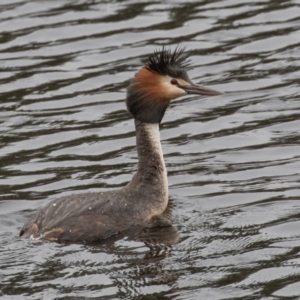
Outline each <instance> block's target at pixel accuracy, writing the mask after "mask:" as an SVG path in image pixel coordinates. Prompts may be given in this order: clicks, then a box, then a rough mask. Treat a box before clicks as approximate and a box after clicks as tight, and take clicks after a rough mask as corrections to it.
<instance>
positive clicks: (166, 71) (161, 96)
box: [20, 48, 222, 242]
mask: <svg viewBox="0 0 300 300" xmlns="http://www.w3.org/2000/svg"><path fill="white" fill-rule="evenodd" d="M187 58H188V55H187V53H186V52H184V51H183V50H182V49H179V48H177V49H176V50H175V51H174V52H171V51H170V50H166V49H162V51H159V52H156V53H155V54H154V55H153V56H151V57H150V58H149V61H148V62H147V63H146V65H145V66H144V67H143V68H142V69H141V70H140V71H139V72H138V73H137V74H136V75H135V77H134V78H133V79H132V81H131V83H130V86H129V87H128V90H127V97H126V105H127V109H128V111H129V112H130V113H131V114H132V116H133V117H134V119H135V128H136V143H137V152H138V161H139V162H138V169H137V172H136V174H135V175H134V176H133V178H132V180H131V181H130V182H129V183H128V184H127V185H126V186H125V187H123V188H120V189H116V190H112V191H107V192H99V193H83V194H74V195H70V196H66V197H62V198H59V199H56V200H53V201H51V202H50V203H48V204H47V205H46V206H45V207H44V208H42V209H41V210H40V211H38V212H37V213H36V214H34V215H33V216H32V217H31V218H30V219H29V220H28V222H27V223H26V224H25V225H24V226H23V228H22V230H21V232H20V235H21V236H23V237H32V238H42V239H46V240H49V241H71V242H74V241H86V242H94V241H99V240H102V239H105V238H108V237H110V236H112V235H115V234H117V233H119V232H122V231H124V230H127V229H134V228H136V227H142V228H156V227H165V226H170V222H169V221H168V220H166V219H165V218H164V217H162V216H161V214H162V213H163V212H164V211H165V209H166V207H167V204H168V179H167V172H166V167H165V163H164V159H163V155H162V149H161V144H160V138H159V123H160V122H161V120H162V118H163V116H164V113H165V110H166V109H167V107H168V105H169V103H170V101H171V100H172V99H175V98H178V97H180V96H183V95H186V94H199V95H210V96H212V95H220V94H222V93H221V92H218V91H215V90H211V89H208V88H204V87H199V86H196V85H194V84H193V83H192V82H191V80H190V79H189V77H188V75H187V73H186V70H185V68H186V67H187V65H188V60H187Z"/></svg>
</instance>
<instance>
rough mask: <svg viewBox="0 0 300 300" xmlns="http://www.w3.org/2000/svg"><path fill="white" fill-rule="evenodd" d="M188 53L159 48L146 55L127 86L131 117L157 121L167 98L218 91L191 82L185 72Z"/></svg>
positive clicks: (165, 106)
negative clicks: (144, 62) (147, 56)
mask: <svg viewBox="0 0 300 300" xmlns="http://www.w3.org/2000/svg"><path fill="white" fill-rule="evenodd" d="M188 66H189V61H188V54H187V53H186V52H184V49H179V48H176V49H175V51H174V52H171V50H167V49H165V48H163V49H162V50H161V51H157V52H155V53H154V54H153V55H152V56H150V57H149V60H148V62H147V63H146V65H145V66H144V67H143V68H142V69H141V70H140V71H138V72H137V74H136V75H135V77H134V78H133V79H132V81H131V84H130V86H129V87H128V89H127V98H126V105H127V109H128V111H129V112H130V113H131V114H132V116H133V117H134V118H135V119H137V120H139V121H141V122H144V123H160V122H161V120H162V118H163V116H164V113H165V111H166V109H167V107H168V105H169V103H170V101H171V100H173V99H176V98H178V97H181V96H184V95H187V94H194V95H205V96H214V95H221V94H223V93H222V92H219V91H216V90H212V89H209V88H206V87H202V86H198V85H195V84H194V83H192V81H191V80H190V79H189V77H188V74H187V72H186V68H187V67H188Z"/></svg>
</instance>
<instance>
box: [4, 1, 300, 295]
mask: <svg viewBox="0 0 300 300" xmlns="http://www.w3.org/2000/svg"><path fill="white" fill-rule="evenodd" d="M299 16H300V3H299V1H297V0H294V1H277V0H273V1H272V0H259V1H239V0H227V1H225V0H224V1H221V0H219V1H217V0H215V1H183V0H177V1H158V2H153V1H97V0H94V1H93V0H90V1H88V0H85V1H66V0H59V1H25V0H2V1H1V4H0V32H1V36H0V68H1V73H0V81H1V88H0V93H1V96H0V166H1V169H0V295H1V296H2V297H0V298H1V299H10V300H15V299H212V300H214V299H268V300H271V299H285V297H289V298H288V299H299V297H300V283H299V278H300V256H299V254H298V252H299V250H300V229H299V228H300V226H299V225H300V189H299V182H300V175H299V170H300V152H299V149H300V148H299V142H300V134H299V128H300V101H299V98H300V97H299V95H300V86H299V76H300V72H299V67H300V59H299V58H300V23H299V21H300V18H299ZM178 44H180V45H181V46H186V47H187V49H188V51H189V52H190V54H191V61H192V64H193V68H192V69H191V70H190V72H189V74H190V77H191V78H192V79H193V80H194V81H195V82H196V83H200V84H203V85H206V86H209V87H212V88H215V89H219V90H222V91H225V92H226V95H225V96H218V97H214V98H209V97H207V98H201V99H200V97H198V96H193V97H185V98H182V99H180V100H177V101H174V102H173V103H172V105H171V107H170V109H169V110H168V111H167V113H166V116H165V118H164V121H163V124H162V126H161V139H162V145H163V151H164V155H165V160H166V165H167V168H168V172H169V185H170V203H171V204H170V207H169V213H170V214H171V216H172V220H173V224H174V226H176V227H177V230H178V234H179V238H180V241H179V243H178V244H176V245H175V246H173V247H172V249H169V250H167V251H164V252H160V253H156V252H155V251H150V250H149V248H147V247H146V246H145V245H144V244H143V243H142V242H139V241H135V240H131V239H130V238H127V237H124V238H123V239H119V240H117V241H111V242H107V243H105V244H104V245H102V246H101V247H96V246H87V245H81V244H75V245H59V244H53V243H43V242H33V241H28V240H24V239H20V238H19V237H18V232H19V230H20V228H21V226H22V225H23V223H24V222H25V221H26V219H27V218H28V217H29V216H30V215H31V214H32V213H33V212H34V211H36V209H37V208H38V207H40V206H43V205H45V204H46V203H47V202H48V201H50V200H52V199H54V198H56V197H58V196H62V195H67V194H71V193H74V192H76V193H77V192H84V191H99V190H105V189H108V188H116V187H120V186H123V185H124V184H125V183H126V182H128V181H129V180H130V178H131V176H132V174H133V173H134V171H135V168H136V152H135V145H134V144H135V139H134V127H133V122H132V119H131V118H130V116H129V114H128V113H127V112H126V110H125V104H124V97H125V91H126V87H127V85H128V82H129V79H130V78H131V77H132V76H133V74H134V73H135V72H136V71H137V70H138V69H139V67H140V66H141V65H142V64H143V62H144V61H145V59H146V58H147V56H148V55H149V54H151V53H152V52H153V51H154V50H155V49H157V48H159V47H161V46H162V45H170V46H171V47H172V48H175V47H176V45H178Z"/></svg>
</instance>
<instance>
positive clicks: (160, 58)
mask: <svg viewBox="0 0 300 300" xmlns="http://www.w3.org/2000/svg"><path fill="white" fill-rule="evenodd" d="M188 58H189V54H188V53H187V52H185V48H179V47H177V48H176V49H175V50H174V51H173V52H172V51H171V49H166V48H165V47H163V48H162V50H159V51H155V52H154V54H153V55H151V56H150V57H149V60H148V62H147V63H146V68H147V69H148V70H149V71H152V72H156V73H158V74H160V75H169V76H171V77H177V78H183V77H185V76H184V75H185V74H184V73H185V69H186V68H188V67H189V65H190V61H189V59H188Z"/></svg>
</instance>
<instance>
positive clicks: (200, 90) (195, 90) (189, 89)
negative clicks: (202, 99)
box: [180, 84, 224, 96]
mask: <svg viewBox="0 0 300 300" xmlns="http://www.w3.org/2000/svg"><path fill="white" fill-rule="evenodd" d="M180 88H181V89H183V90H184V91H185V92H186V93H187V94H191V95H204V96H217V95H224V93H223V92H220V91H217V90H213V89H209V88H207V87H204V86H198V85H196V84H191V85H181V86H180Z"/></svg>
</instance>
